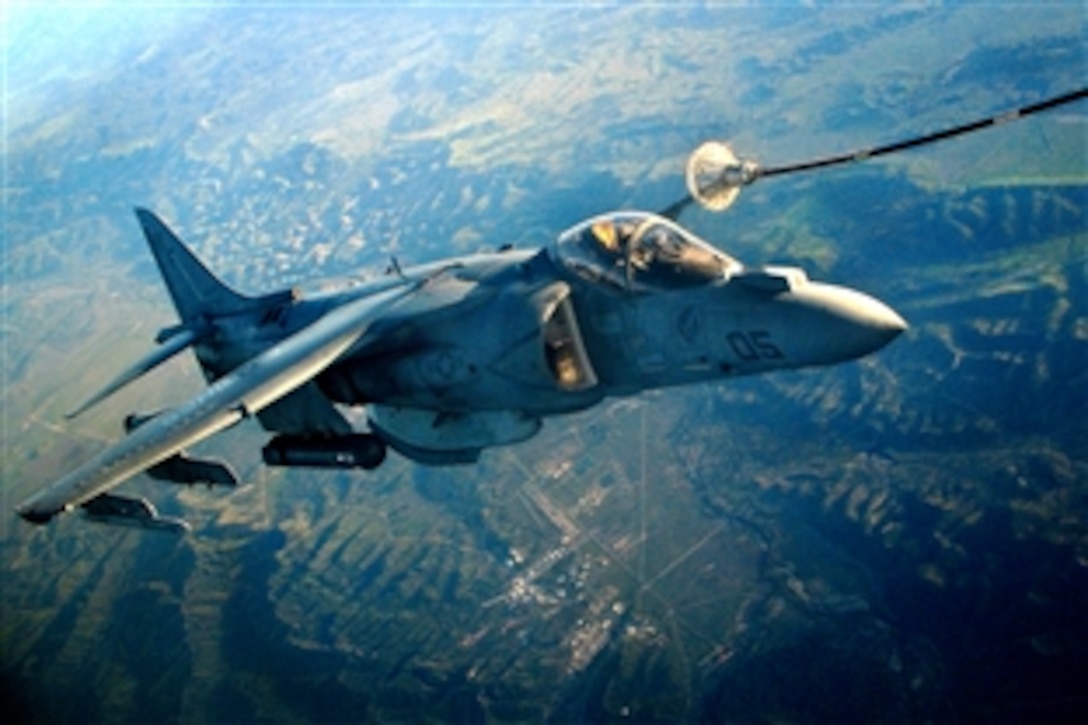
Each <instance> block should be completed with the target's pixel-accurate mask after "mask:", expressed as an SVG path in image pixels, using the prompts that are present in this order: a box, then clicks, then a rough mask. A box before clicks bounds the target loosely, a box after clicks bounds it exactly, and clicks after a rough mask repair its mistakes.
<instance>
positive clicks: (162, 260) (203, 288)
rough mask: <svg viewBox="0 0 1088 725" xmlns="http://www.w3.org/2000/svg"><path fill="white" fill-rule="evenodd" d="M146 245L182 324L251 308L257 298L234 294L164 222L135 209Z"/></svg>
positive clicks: (144, 210) (148, 213)
mask: <svg viewBox="0 0 1088 725" xmlns="http://www.w3.org/2000/svg"><path fill="white" fill-rule="evenodd" d="M136 218H137V219H139V220H140V226H142V227H143V230H144V236H145V237H147V244H148V246H149V247H151V253H152V254H153V255H155V263H156V264H158V266H159V272H161V273H162V278H163V281H164V282H166V288H167V289H168V290H169V292H170V297H171V298H172V299H173V300H174V306H175V307H176V308H177V311H178V314H179V315H180V316H181V319H182V322H184V323H186V324H191V323H193V322H196V321H198V320H199V319H200V318H202V317H204V316H207V315H223V314H232V313H235V312H241V311H244V310H247V309H251V308H252V307H254V305H255V304H259V302H260V300H259V299H258V298H253V297H247V296H246V295H243V294H241V293H239V292H236V291H234V290H233V289H231V288H230V287H229V286H227V285H226V284H225V283H223V282H222V281H221V280H220V279H219V278H218V277H216V276H215V275H214V274H212V273H211V272H210V271H208V268H207V267H205V266H204V264H203V262H201V261H200V260H199V259H197V257H196V255H195V254H193V252H192V251H191V250H190V249H189V248H188V247H187V246H185V243H184V242H182V241H181V240H180V239H178V237H177V235H175V234H174V233H173V232H172V231H170V228H169V227H167V226H166V224H164V223H163V221H162V220H161V219H159V218H158V217H157V216H155V215H154V214H153V213H151V212H150V211H148V210H147V209H136Z"/></svg>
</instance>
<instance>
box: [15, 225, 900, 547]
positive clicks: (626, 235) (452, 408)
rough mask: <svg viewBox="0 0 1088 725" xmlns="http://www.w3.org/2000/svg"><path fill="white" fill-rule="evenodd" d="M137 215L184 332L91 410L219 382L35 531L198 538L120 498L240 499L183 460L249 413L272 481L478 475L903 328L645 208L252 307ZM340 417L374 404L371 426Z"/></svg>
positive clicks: (866, 347) (861, 347) (46, 515)
mask: <svg viewBox="0 0 1088 725" xmlns="http://www.w3.org/2000/svg"><path fill="white" fill-rule="evenodd" d="M136 215H137V217H138V218H139V221H140V224H141V225H142V226H143V231H144V234H145V236H146V237H147V242H148V244H149V246H150V247H151V251H152V253H153V254H154V257H155V260H156V261H157V263H158V266H159V269H160V271H161V272H162V276H163V279H164V280H165V282H166V286H167V289H168V290H169V292H170V296H171V297H172V299H173V301H174V305H175V306H176V308H177V311H178V315H179V316H180V318H181V323H180V324H179V325H176V326H174V327H171V328H168V329H166V330H163V331H162V332H161V333H160V335H159V342H160V343H161V347H159V348H158V349H157V350H155V351H154V352H153V353H152V354H151V355H149V356H148V357H147V358H145V359H143V360H141V361H140V362H138V363H137V364H136V365H134V366H133V367H131V368H130V369H128V370H126V371H125V372H124V373H122V374H121V375H120V376H119V377H118V378H117V379H116V380H114V381H113V382H112V383H111V384H110V385H108V386H107V387H106V388H105V389H104V390H103V391H101V392H100V393H98V394H97V395H95V396H93V397H92V398H91V399H90V400H88V401H87V402H86V403H85V404H84V405H82V406H80V408H79V409H78V410H77V411H75V413H79V412H81V411H82V410H85V409H86V408H88V407H90V406H91V405H93V404H95V403H97V402H99V401H100V400H102V399H103V398H105V397H106V396H107V395H109V394H111V393H113V392H115V391H116V390H118V389H119V388H121V387H122V386H123V385H125V384H127V383H128V382H131V381H132V380H135V379H136V378H137V377H139V376H140V375H142V374H144V373H146V372H148V371H149V370H151V369H152V368H154V367H155V366H157V365H159V364H160V363H162V362H164V361H165V360H167V359H169V358H170V357H172V356H174V355H176V354H177V353H179V352H181V351H182V350H184V349H186V348H188V347H192V348H193V350H194V351H195V353H196V358H197V360H198V362H199V363H200V366H201V368H202V369H203V371H204V374H205V377H206V378H207V379H208V381H209V383H210V386H209V387H208V388H207V389H206V390H205V391H204V392H203V393H201V394H200V395H199V396H197V397H196V398H194V399H193V400H190V401H189V402H187V403H185V404H183V405H180V406H178V407H176V408H173V409H171V410H167V411H165V412H162V413H159V414H157V415H154V416H136V415H133V416H129V418H128V419H127V420H126V427H127V428H128V434H127V435H126V436H125V437H124V438H123V439H121V440H120V441H119V442H118V443H116V444H115V445H113V446H112V447H110V448H107V449H106V450H104V451H103V452H102V453H100V454H99V455H97V456H95V457H94V458H92V459H91V460H89V461H87V462H86V463H84V464H83V465H81V466H79V467H78V468H76V469H75V470H74V471H72V472H71V473H69V474H68V475H66V476H64V477H63V478H61V479H60V480H59V481H57V482H56V483H54V484H53V485H51V486H49V487H48V488H46V489H44V490H43V491H41V492H40V493H38V494H37V495H36V496H34V497H32V498H30V499H29V500H28V501H26V502H25V503H23V504H22V505H21V506H20V507H19V513H20V514H21V515H22V516H23V518H25V519H26V520H28V521H32V522H34V523H45V522H47V521H49V520H50V519H52V518H53V516H55V515H56V514H58V513H60V512H63V511H67V510H71V509H74V508H77V507H83V508H84V512H85V513H86V514H87V515H88V518H90V519H91V520H96V521H104V522H107V523H123V524H125V525H129V526H143V527H146V528H159V529H163V530H184V527H182V526H180V525H178V524H177V523H176V522H174V521H170V522H165V523H164V522H163V521H161V517H159V516H157V514H156V513H155V512H154V509H153V508H152V507H149V506H147V505H146V502H144V501H142V500H141V499H125V498H124V497H121V496H118V495H116V494H110V493H107V492H108V491H109V490H110V489H112V488H113V487H114V486H116V485H118V484H119V483H121V482H122V481H124V480H125V479H127V478H129V477H131V476H133V475H135V474H137V473H140V472H141V471H148V472H149V473H150V474H151V475H152V476H153V477H155V478H159V479H163V480H169V481H176V482H180V483H194V482H207V483H209V484H220V485H233V484H235V483H236V482H237V479H236V477H235V476H234V474H233V472H232V471H231V470H230V468H229V467H227V466H225V465H224V464H222V463H219V462H215V461H203V460H199V459H193V458H189V457H187V456H185V455H184V454H183V449H184V448H186V447H188V446H191V445H192V444H194V443H196V442H197V441H200V440H202V439H204V438H207V437H209V436H211V435H213V434H215V433H217V432H219V431H221V430H224V429H226V428H229V427H230V426H233V425H235V424H236V423H238V422H240V421H242V420H244V419H245V418H250V417H255V418H256V419H257V420H258V421H259V422H260V424H261V425H262V426H263V427H264V428H265V429H267V430H268V431H270V432H271V433H273V434H274V437H273V438H272V439H271V440H270V441H269V443H268V444H267V445H266V446H265V447H264V450H263V457H264V460H265V462H266V463H268V464H269V465H274V466H319V467H330V468H363V469H372V468H375V467H377V466H378V465H380V464H381V463H382V461H383V459H384V458H385V455H386V451H387V448H391V449H393V450H394V451H396V452H397V453H399V454H401V455H403V456H405V457H407V458H409V459H411V460H413V461H417V462H419V463H423V464H429V465H447V464H465V463H471V462H474V461H476V459H477V458H478V457H479V455H480V453H481V451H483V450H484V449H486V448H490V447H492V446H501V445H508V444H512V443H517V442H519V441H523V440H525V439H527V438H529V437H530V436H532V435H533V434H535V433H536V432H537V431H538V430H540V427H541V424H542V422H543V420H544V419H545V418H547V417H549V416H554V415H561V414H564V413H571V412H574V411H578V410H583V409H585V408H588V407H590V406H592V405H594V404H596V403H598V402H600V401H601V400H602V399H603V398H605V397H608V396H619V395H631V394H634V393H638V392H639V391H642V390H649V389H652V388H660V387H665V386H672V385H683V384H688V383H699V382H706V381H712V380H721V379H724V378H730V377H734V376H739V375H752V374H756V373H764V372H768V371H771V370H781V369H786V368H798V367H804V366H809V365H829V364H832V363H837V362H842V361H845V360H852V359H854V358H857V357H860V356H862V355H866V354H868V353H871V352H873V351H875V350H878V349H879V348H881V347H883V346H884V345H886V344H887V343H888V342H889V341H891V340H892V339H893V338H895V337H896V336H897V335H898V334H899V333H900V332H902V331H903V330H904V328H905V327H906V323H905V322H904V321H903V319H902V318H901V317H900V316H899V315H897V314H896V313H895V312H894V311H893V310H891V309H890V308H889V307H888V306H886V305H884V304H883V303H881V302H880V301H878V300H876V299H874V298H872V297H869V296H867V295H865V294H862V293H861V292H857V291H855V290H851V289H847V288H844V287H837V286H834V285H828V284H822V283H819V282H814V281H810V280H809V279H808V278H807V276H806V275H805V273H804V272H803V271H802V270H800V269H796V268H790V267H755V268H753V267H747V266H745V265H743V264H741V263H740V262H739V261H737V260H736V259H733V258H732V257H729V256H728V255H726V254H724V253H722V252H720V251H718V250H717V249H715V248H714V247H712V246H710V245H709V244H707V243H706V242H704V241H702V240H701V239H699V238H697V237H696V236H694V235H693V234H691V233H690V232H688V231H687V230H685V229H684V228H682V227H680V226H679V225H677V224H676V223H674V222H672V221H671V220H669V219H666V218H663V217H661V216H658V215H656V214H652V213H646V212H635V211H624V212H616V213H613V214H608V215H604V216H600V217H597V218H594V219H590V220H588V221H586V222H584V223H582V224H579V225H577V226H575V227H574V228H572V229H570V230H568V231H566V232H564V233H563V234H561V235H560V236H559V237H558V238H557V239H556V240H555V241H554V242H553V243H552V244H551V245H550V246H549V247H547V248H544V249H536V250H522V251H517V250H508V251H502V252H496V253H490V254H477V255H473V256H468V257H461V258H456V259H450V260H446V261H443V262H438V263H435V264H431V265H426V266H421V267H415V268H408V269H399V268H395V269H393V270H391V271H390V273H389V274H387V275H386V276H385V277H383V278H379V279H376V280H373V281H371V282H369V283H359V284H355V285H354V286H348V287H346V288H344V289H341V290H339V291H335V292H325V293H322V294H318V295H315V296H312V297H304V296H301V295H300V294H298V293H297V292H294V291H281V292H276V293H273V294H269V295H265V296H260V297H248V296H244V295H242V294H239V293H238V292H235V291H234V290H232V289H230V288H229V287H227V286H226V285H224V284H223V283H222V282H220V281H219V280H218V279H217V278H216V277H215V276H213V275H212V273H211V272H209V271H208V270H207V268H206V267H205V266H204V265H203V264H202V263H201V262H200V261H199V260H198V259H197V257H195V256H194V255H193V254H192V252H190V250H189V249H188V248H187V247H186V246H185V245H184V244H183V243H182V242H181V241H180V240H179V239H178V238H177V237H176V236H175V235H174V234H173V233H172V232H171V231H170V230H169V229H168V228H167V227H166V225H165V224H163V222H162V221H160V220H159V218H158V217H156V216H155V215H154V214H152V213H151V212H149V211H146V210H142V209H140V210H137V212H136ZM338 404H339V405H347V406H365V410H366V420H367V423H366V429H365V430H355V429H354V428H353V426H352V425H351V424H350V423H349V421H348V419H347V418H345V417H344V415H343V414H342V413H341V412H340V411H339V410H338V409H337V405H338ZM103 512H106V513H105V514H104V513H103Z"/></svg>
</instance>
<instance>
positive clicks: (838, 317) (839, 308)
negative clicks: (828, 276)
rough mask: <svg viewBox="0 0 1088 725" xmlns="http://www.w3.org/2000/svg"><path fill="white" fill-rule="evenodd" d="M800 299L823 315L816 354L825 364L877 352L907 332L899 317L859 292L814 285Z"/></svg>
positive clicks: (903, 321)
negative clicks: (802, 298)
mask: <svg viewBox="0 0 1088 725" xmlns="http://www.w3.org/2000/svg"><path fill="white" fill-rule="evenodd" d="M800 296H802V297H804V298H807V299H806V302H807V303H808V304H810V305H812V307H814V308H816V309H818V310H819V311H820V315H819V318H818V319H819V322H817V323H816V324H817V326H818V327H820V328H821V332H822V334H820V335H819V340H818V342H816V344H815V345H814V347H815V349H814V350H813V353H814V355H815V357H816V359H818V360H819V361H820V362H823V363H827V362H838V361H843V360H852V359H854V358H859V357H862V356H864V355H868V354H870V353H873V352H876V351H877V350H879V349H880V348H882V347H884V346H885V345H887V344H888V343H889V342H891V341H892V340H894V339H895V338H897V337H898V336H899V335H900V334H901V333H902V332H903V331H904V330H906V329H907V322H906V320H904V319H903V318H902V317H901V316H900V315H899V313H897V312H896V311H895V310H893V309H892V308H891V307H889V306H888V305H886V304H884V303H883V302H881V301H880V300H878V299H876V298H875V297H870V296H869V295H867V294H864V293H862V292H858V291H857V290H853V289H849V288H847V287H837V286H834V285H824V284H818V283H811V284H809V285H807V286H806V288H805V289H804V291H803V292H802V293H801V295H800Z"/></svg>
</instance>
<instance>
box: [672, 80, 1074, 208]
mask: <svg viewBox="0 0 1088 725" xmlns="http://www.w3.org/2000/svg"><path fill="white" fill-rule="evenodd" d="M1084 98H1088V88H1081V89H1079V90H1076V91H1072V92H1071V93H1065V94H1063V95H1060V96H1054V97H1053V98H1049V99H1047V100H1044V101H1040V102H1038V103H1032V104H1030V105H1027V106H1022V107H1020V108H1016V109H1013V110H1011V111H1006V112H1005V113H1002V114H999V115H997V116H991V117H989V118H984V119H981V120H978V121H972V122H971V123H965V124H962V125H960V126H953V127H952V128H946V129H944V130H941V131H935V132H933V133H929V134H925V135H923V136H915V137H913V138H909V139H906V140H904V141H896V142H895V143H890V144H886V145H884V146H876V147H873V148H867V149H858V150H856V151H850V152H848V153H844V154H837V155H834V156H825V157H821V158H816V159H812V160H809V161H802V162H799V163H793V164H784V165H781V166H766V167H764V166H760V165H759V164H757V163H756V162H755V161H752V160H748V159H745V160H741V159H739V158H737V156H736V154H734V153H733V150H732V149H731V148H730V147H729V145H728V144H725V143H722V142H721V141H707V142H706V143H704V144H702V145H701V146H699V148H697V149H695V151H694V152H693V153H692V154H691V156H690V157H689V158H688V164H687V173H686V174H685V179H686V181H687V187H688V193H687V196H684V197H682V198H680V199H677V200H676V201H675V202H673V203H672V204H670V205H669V206H668V207H666V208H665V209H664V210H662V211H661V212H660V214H661V216H664V217H668V218H669V219H674V220H675V219H676V218H677V217H678V216H680V213H681V212H683V211H684V209H686V208H687V207H688V206H689V205H690V204H691V203H692V202H696V201H697V202H699V204H700V205H701V206H703V207H704V208H706V209H709V210H710V211H722V210H725V209H728V208H729V207H730V206H731V205H732V204H733V202H734V201H736V199H737V195H738V194H739V193H740V190H741V188H742V187H745V186H747V185H749V184H752V183H754V182H755V181H756V180H757V179H763V178H766V177H769V176H785V175H787V174H796V173H800V172H802V171H815V170H816V169H823V168H827V167H829V166H838V165H840V164H850V163H857V162H860V161H867V160H869V159H872V158H876V157H877V156H884V155H886V154H892V153H896V152H898V151H905V150H907V149H911V148H917V147H918V146H926V145H928V144H932V143H937V142H938V141H944V140H945V139H949V138H955V137H956V136H962V135H964V134H967V133H973V132H975V131H981V130H982V129H984V128H989V127H990V126H1000V125H1001V124H1004V123H1009V122H1011V121H1016V120H1019V119H1021V118H1024V117H1026V116H1030V115H1032V114H1035V113H1040V112H1042V111H1047V110H1050V109H1052V108H1057V107H1059V106H1064V105H1066V104H1068V103H1074V102H1076V101H1080V100H1083V99H1084Z"/></svg>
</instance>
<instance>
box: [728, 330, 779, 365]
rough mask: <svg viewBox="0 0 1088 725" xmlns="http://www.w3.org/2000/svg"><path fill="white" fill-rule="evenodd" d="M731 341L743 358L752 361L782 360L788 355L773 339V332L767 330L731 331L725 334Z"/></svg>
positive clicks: (730, 344) (734, 350)
mask: <svg viewBox="0 0 1088 725" xmlns="http://www.w3.org/2000/svg"><path fill="white" fill-rule="evenodd" d="M725 339H726V340H728V341H729V347H731V348H733V352H735V353H736V354H737V357H739V358H740V359H741V360H744V361H747V362H751V361H753V360H782V359H784V358H785V357H786V356H785V355H783V354H782V350H780V349H779V347H778V345H775V344H774V341H772V340H771V333H769V332H767V331H766V330H750V331H748V332H739V331H735V332H730V333H729V334H728V335H726V336H725Z"/></svg>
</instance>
